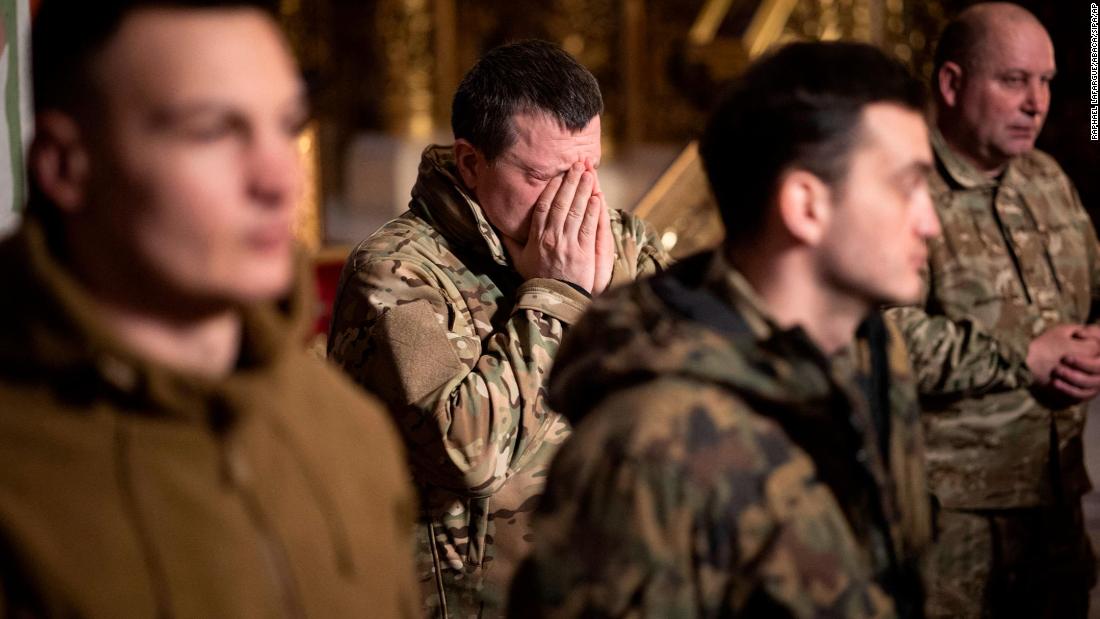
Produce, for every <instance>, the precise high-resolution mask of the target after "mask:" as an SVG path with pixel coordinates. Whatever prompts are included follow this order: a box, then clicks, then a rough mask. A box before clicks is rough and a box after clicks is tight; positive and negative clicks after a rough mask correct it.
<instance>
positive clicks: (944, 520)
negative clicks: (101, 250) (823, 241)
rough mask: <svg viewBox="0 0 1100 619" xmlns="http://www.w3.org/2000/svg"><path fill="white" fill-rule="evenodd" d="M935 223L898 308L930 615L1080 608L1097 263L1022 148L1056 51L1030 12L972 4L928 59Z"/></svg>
mask: <svg viewBox="0 0 1100 619" xmlns="http://www.w3.org/2000/svg"><path fill="white" fill-rule="evenodd" d="M935 69H936V70H935V73H934V76H933V77H934V86H935V91H936V109H937V119H936V125H937V131H935V132H934V134H933V136H932V144H933V147H934V150H935V153H936V162H937V165H936V173H935V175H934V176H933V178H932V181H931V183H932V195H933V198H934V199H935V203H936V208H937V211H938V212H939V215H940V218H941V219H942V221H943V227H944V236H943V239H942V240H940V241H937V242H935V243H933V244H932V246H931V253H930V257H929V276H928V279H929V288H928V293H927V298H926V299H925V301H924V302H923V304H922V305H921V306H920V307H918V308H906V309H901V310H897V311H896V312H895V316H896V317H897V318H898V320H899V324H900V325H901V327H902V329H903V331H904V334H905V337H906V339H907V341H908V344H909V346H910V348H911V354H912V362H913V367H914V369H915V372H916V375H917V377H918V379H919V390H920V392H921V396H922V399H923V405H924V408H925V418H924V419H925V429H926V432H927V437H928V466H929V484H930V486H931V490H932V492H933V494H934V495H935V498H936V500H937V502H938V505H939V508H940V509H939V512H938V514H937V516H936V527H937V529H938V535H939V538H940V540H941V541H942V543H941V544H938V545H937V548H938V550H937V553H936V556H935V559H934V565H933V572H934V575H935V578H934V580H933V583H932V587H931V591H930V594H931V602H932V603H931V606H930V610H931V612H932V614H933V615H934V616H942V617H979V616H983V617H984V616H990V615H993V616H1009V615H1011V616H1024V617H1043V616H1046V617H1083V616H1084V615H1085V612H1086V609H1087V604H1088V590H1089V588H1090V586H1091V584H1092V583H1093V581H1094V578H1095V576H1094V572H1095V561H1094V559H1093V554H1092V550H1091V547H1090V544H1089V541H1088V537H1087V534H1086V532H1085V530H1084V527H1083V525H1082V518H1081V494H1082V493H1083V492H1086V491H1087V490H1088V489H1089V481H1088V477H1087V474H1086V471H1085V467H1084V461H1083V457H1082V443H1081V432H1082V429H1083V427H1084V423H1085V406H1084V405H1083V404H1080V403H1079V402H1081V401H1082V400H1085V399H1087V398H1090V397H1092V396H1093V395H1095V394H1096V392H1097V388H1098V387H1100V376H1098V374H1097V372H1098V370H1100V359H1097V357H1096V353H1097V348H1098V346H1097V342H1096V341H1095V339H1094V338H1095V331H1096V329H1095V327H1082V326H1081V325H1082V323H1084V322H1086V321H1090V320H1092V319H1093V318H1094V317H1095V316H1094V315H1095V312H1096V310H1097V309H1098V307H1100V306H1098V305H1097V299H1098V295H1100V262H1098V255H1097V251H1098V250H1097V239H1096V235H1095V232H1094V231H1093V227H1092V224H1091V223H1090V222H1089V218H1088V216H1087V214H1086V213H1085V211H1084V210H1083V209H1082V207H1081V203H1080V200H1079V199H1078V197H1077V194H1076V192H1075V191H1074V189H1073V185H1072V184H1071V183H1070V181H1069V179H1068V178H1066V175H1065V174H1064V173H1063V172H1062V170H1061V168H1059V167H1058V164H1057V163H1055V162H1054V160H1053V159H1051V158H1050V157H1049V156H1047V155H1046V154H1044V153H1041V152H1039V151H1037V150H1035V148H1034V144H1035V137H1036V136H1037V135H1038V133H1039V130H1040V129H1041V128H1042V126H1043V121H1044V120H1045V119H1046V114H1047V109H1048V105H1049V103H1050V81H1051V79H1052V78H1053V77H1054V71H1055V68H1054V51H1053V48H1052V46H1051V41H1050V37H1048V36H1047V33H1046V31H1045V30H1044V29H1043V27H1042V25H1040V24H1039V22H1038V21H1037V20H1036V19H1035V17H1034V16H1032V15H1031V14H1030V13H1028V12H1027V11H1025V10H1024V9H1022V8H1020V7H1019V6H1016V5H1012V4H1002V3H990V4H979V5H975V6H974V7H972V8H970V9H968V10H967V11H965V12H963V13H962V14H961V15H959V17H958V19H956V20H955V21H954V22H952V23H951V24H950V25H949V26H948V27H947V29H946V30H945V31H944V33H943V36H942V39H941V41H940V44H939V48H938V50H937V54H936V65H935Z"/></svg>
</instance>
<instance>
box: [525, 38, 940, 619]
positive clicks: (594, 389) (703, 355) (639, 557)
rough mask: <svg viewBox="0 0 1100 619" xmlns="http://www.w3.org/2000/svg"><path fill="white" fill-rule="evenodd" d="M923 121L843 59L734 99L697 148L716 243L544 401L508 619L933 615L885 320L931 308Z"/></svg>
mask: <svg viewBox="0 0 1100 619" xmlns="http://www.w3.org/2000/svg"><path fill="white" fill-rule="evenodd" d="M853 67H856V68H858V70H854V69H853ZM922 101H923V94H922V90H921V88H920V85H919V83H917V82H916V81H915V80H913V78H912V77H910V76H909V74H908V73H907V71H906V70H905V69H904V67H902V66H901V65H900V64H898V63H897V62H896V61H893V60H890V59H888V58H887V57H886V56H885V55H884V54H882V52H880V51H878V50H876V49H874V48H872V47H870V46H866V45H860V44H851V43H829V44H825V43H799V44H793V45H790V46H787V47H784V48H782V49H780V50H778V51H776V52H774V53H772V54H770V55H768V56H767V57H765V58H764V59H762V60H760V61H758V62H757V63H755V64H754V65H753V66H751V67H750V68H749V69H748V71H747V72H746V73H745V74H744V75H743V76H741V77H740V78H738V79H737V80H736V81H735V83H734V86H733V87H732V89H731V91H730V92H729V94H728V95H727V96H726V97H725V98H724V99H723V102H722V103H721V104H720V105H719V106H718V108H717V109H716V110H715V112H714V113H713V115H712V116H711V119H710V122H709V124H708V126H707V128H706V130H705V132H704V134H703V136H702V139H701V141H700V148H699V151H700V154H701V156H702V159H703V163H704V165H705V167H706V172H707V178H708V180H709V182H710V185H711V188H712V189H713V190H714V195H715V197H716V198H717V201H718V206H719V210H720V211H721V214H722V218H723V221H724V222H725V225H726V228H727V231H728V232H727V236H726V239H725V242H724V243H723V245H722V246H721V247H720V248H718V249H717V250H714V251H711V252H707V253H703V254H700V255H698V256H695V257H693V258H688V259H686V260H684V261H683V262H681V263H680V264H679V265H677V266H674V267H672V268H671V269H670V270H669V271H668V272H666V273H664V274H661V275H658V276H656V277H652V278H647V279H644V280H640V281H638V282H636V283H634V284H632V285H629V286H625V287H623V288H621V289H619V290H616V291H613V292H611V293H610V294H608V295H605V296H604V297H602V298H600V299H597V300H596V301H595V302H593V304H592V306H591V308H590V310H589V311H588V313H587V314H586V315H585V316H584V317H583V318H582V319H581V320H580V322H578V323H577V325H576V326H575V327H574V328H573V330H572V331H571V332H570V333H569V335H568V336H567V337H566V340H565V342H563V344H562V349H561V352H560V353H559V355H558V358H557V362H556V365H555V368H554V370H553V372H552V376H551V380H550V402H551V405H552V406H554V407H555V408H557V409H558V410H561V411H564V413H565V414H566V416H567V417H568V418H569V420H570V422H571V423H573V424H574V427H575V430H574V434H573V435H572V437H571V438H570V439H569V441H568V442H566V444H565V445H564V446H563V447H562V449H561V450H560V451H559V454H558V456H557V457H556V459H555V461H554V463H553V466H552V467H551V471H550V478H549V480H548V482H547V489H546V493H545V495H544V496H543V499H542V502H541V504H540V506H539V509H538V511H537V512H536V515H535V518H534V533H535V535H534V540H535V542H534V543H535V547H534V549H533V550H532V553H531V555H530V557H529V559H528V561H527V562H526V563H525V564H524V566H523V567H521V568H520V572H519V574H518V575H517V577H516V582H515V585H514V588H513V592H512V595H511V597H510V600H511V603H512V606H511V609H510V610H511V614H512V616H515V617H517V618H518V617H540V616H545V617H627V616H640V617H641V616H644V617H732V616H736V617H890V616H901V617H919V616H921V613H922V604H923V595H922V583H921V578H920V575H919V563H920V558H921V556H922V552H923V550H924V549H925V547H926V545H927V543H928V542H929V539H930V536H931V525H930V522H929V505H928V496H927V493H926V490H925V480H924V468H923V466H924V462H923V454H922V452H921V437H920V422H919V416H918V409H917V405H916V395H915V392H914V390H913V386H912V383H911V380H910V376H909V372H908V363H907V359H906V354H905V351H904V348H903V347H902V346H901V342H900V338H899V337H898V336H896V334H895V333H894V332H893V331H892V330H891V329H890V328H888V327H887V325H886V323H885V322H884V321H883V320H882V319H881V317H880V315H879V314H878V312H877V307H878V305H879V304H881V303H903V302H911V301H913V300H914V299H916V298H918V297H919V295H920V293H921V277H920V269H921V266H922V265H923V263H924V260H925V256H926V253H925V252H926V241H927V239H928V238H930V237H932V236H934V235H936V234H938V231H939V227H938V223H937V221H936V216H935V213H934V211H933V209H932V205H931V200H930V197H929V194H928V187H927V183H926V175H927V174H928V172H929V171H930V169H931V166H932V154H931V150H930V148H929V146H928V144H927V142H926V140H927V137H928V132H927V128H926V126H925V122H924V118H923V116H922V105H923V102H922Z"/></svg>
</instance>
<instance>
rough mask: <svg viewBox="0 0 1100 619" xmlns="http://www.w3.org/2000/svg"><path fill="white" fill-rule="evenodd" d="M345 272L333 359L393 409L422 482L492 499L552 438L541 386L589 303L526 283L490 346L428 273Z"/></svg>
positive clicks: (568, 291)
mask: <svg viewBox="0 0 1100 619" xmlns="http://www.w3.org/2000/svg"><path fill="white" fill-rule="evenodd" d="M349 267H352V268H351V270H350V272H348V273H345V281H344V282H343V283H342V285H341V289H340V291H339V293H338V297H337V300H336V308H335V311H334V317H333V320H334V324H333V329H332V340H331V342H330V345H329V356H330V358H331V359H332V360H334V361H335V362H336V363H338V364H339V365H341V366H343V368H344V369H345V370H346V371H347V372H348V373H349V374H350V375H351V376H352V377H353V378H354V379H355V380H356V381H358V382H359V383H360V384H362V385H363V386H365V387H366V388H367V389H369V390H371V391H373V392H375V393H377V394H378V395H379V396H381V397H382V399H383V400H385V401H386V403H387V404H388V405H389V406H390V407H391V409H392V411H393V414H394V415H395V417H396V420H397V425H398V427H399V428H400V429H401V431H402V433H403V435H404V438H405V440H406V442H407V443H408V445H409V452H410V455H411V460H412V464H413V472H414V475H415V476H416V477H417V478H418V479H420V480H421V481H423V482H427V483H430V484H433V485H436V486H441V487H443V488H447V489H449V490H452V491H454V492H459V493H464V494H467V495H468V496H487V495H489V494H492V493H493V492H495V491H496V490H497V489H498V488H499V487H500V485H501V484H503V482H504V481H505V479H507V477H508V475H509V473H510V472H511V471H512V470H515V469H518V468H519V467H521V466H523V464H524V462H525V458H526V457H527V456H529V454H530V453H532V452H533V451H534V448H537V446H538V445H539V443H540V442H541V440H542V438H543V437H544V436H545V434H546V433H547V432H549V431H552V428H553V427H554V423H553V422H554V419H555V418H556V417H557V415H556V414H555V413H553V412H551V411H549V410H548V409H547V407H546V405H545V403H544V379H545V376H546V374H547V373H548V371H549V369H550V363H551V361H552V360H553V358H554V354H555V353H556V352H557V348H558V345H559V343H560V341H561V337H562V333H563V331H564V330H565V328H566V327H567V326H568V325H569V324H571V323H572V322H574V321H575V320H576V318H577V317H578V316H579V315H580V313H581V312H582V311H583V310H584V308H585V307H586V306H587V304H588V298H587V297H586V296H585V295H584V294H582V293H580V292H578V291H577V290H575V289H574V288H572V287H571V286H569V285H568V284H565V283H562V282H559V281H556V280H549V279H532V280H529V281H527V282H525V283H524V284H523V285H521V286H520V287H519V289H518V292H517V298H516V301H515V304H514V306H513V309H512V312H511V315H510V316H508V317H507V319H506V320H503V321H502V322H501V323H500V324H499V325H496V326H495V328H493V330H492V333H491V334H490V335H489V336H488V337H487V338H484V340H483V339H482V338H480V337H479V336H478V330H477V329H476V328H475V325H474V324H473V318H472V317H471V315H470V314H469V313H468V311H467V309H466V307H465V306H462V304H455V303H451V302H450V301H449V299H451V298H456V297H458V298H461V295H460V292H459V291H458V290H452V289H449V288H453V287H454V286H453V283H451V282H450V281H447V280H446V278H438V277H435V276H433V275H432V274H431V269H430V268H428V267H426V266H421V265H418V264H416V263H415V262H411V261H407V260H397V259H384V260H373V261H369V262H366V263H364V264H361V265H349Z"/></svg>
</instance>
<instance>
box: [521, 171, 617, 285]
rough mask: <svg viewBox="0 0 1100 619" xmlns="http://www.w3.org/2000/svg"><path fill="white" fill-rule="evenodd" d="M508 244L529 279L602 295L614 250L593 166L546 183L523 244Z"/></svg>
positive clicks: (612, 260) (567, 173) (534, 208)
mask: <svg viewBox="0 0 1100 619" xmlns="http://www.w3.org/2000/svg"><path fill="white" fill-rule="evenodd" d="M503 240H504V244H505V247H506V248H507V249H508V253H509V254H510V255H511V257H512V261H513V262H514V263H515V266H516V270H517V271H519V273H520V275H522V276H523V277H524V278H525V279H532V278H536V277H546V278H552V279H559V280H564V281H567V282H571V283H573V284H576V285H578V286H580V287H582V288H584V289H585V290H588V291H589V292H591V293H592V294H594V295H595V294H599V293H601V292H603V291H604V290H605V289H606V288H607V285H608V284H609V283H610V282H611V268H612V265H613V263H614V257H615V247H614V242H613V240H612V238H611V220H610V218H609V215H608V211H607V203H606V202H604V198H603V193H602V192H601V191H600V181H599V178H598V176H597V175H596V170H595V168H594V167H592V163H591V162H590V161H588V160H585V161H584V162H583V163H582V162H577V163H574V164H573V165H572V166H571V167H570V168H569V170H567V171H566V172H565V174H563V175H560V176H557V177H555V178H553V179H552V180H551V181H550V182H549V183H547V184H546V188H545V189H543V191H542V194H541V195H539V198H538V200H537V201H536V202H535V205H534V207H533V208H532V210H531V224H530V228H529V230H528V234H527V242H526V243H525V244H524V245H520V244H519V243H517V242H515V241H513V240H511V239H509V238H504V239H503Z"/></svg>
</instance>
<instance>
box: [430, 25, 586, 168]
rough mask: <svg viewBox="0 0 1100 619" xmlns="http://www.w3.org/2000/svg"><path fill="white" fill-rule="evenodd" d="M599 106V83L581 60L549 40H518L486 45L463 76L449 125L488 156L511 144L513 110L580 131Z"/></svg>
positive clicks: (514, 112)
mask: <svg viewBox="0 0 1100 619" xmlns="http://www.w3.org/2000/svg"><path fill="white" fill-rule="evenodd" d="M602 111H603V97H602V96H601V95H600V85H599V83H597V82H596V78H595V76H593V75H592V73H591V72H589V70H588V69H586V68H584V66H583V65H581V63H579V62H577V60H576V59H574V58H573V57H572V56H570V55H569V54H568V53H566V52H565V51H564V50H562V49H561V48H560V47H558V46H557V45H554V44H553V43H548V42H546V41H537V40H529V41H520V42H518V43H512V44H509V45H502V46H500V47H497V48H494V49H492V50H490V51H489V52H488V53H487V54H485V55H484V56H482V57H481V60H478V61H477V64H475V65H474V67H473V68H472V69H470V71H469V73H467V74H466V76H465V77H463V78H462V83H461V84H459V86H458V90H457V91H456V92H455V97H454V102H453V103H452V105H451V129H452V130H453V131H454V137H455V139H464V140H466V141H468V142H470V143H471V144H473V145H474V146H475V147H476V148H477V149H478V150H480V151H481V153H482V154H483V155H484V156H485V158H486V159H488V160H489V161H493V160H494V159H496V158H497V157H498V156H499V155H500V154H501V153H503V152H504V151H505V150H506V149H508V148H509V147H510V146H512V144H514V143H515V140H516V135H515V131H514V128H513V127H512V117H513V116H514V115H515V114H517V113H521V112H543V113H546V114H548V115H550V117H551V118H554V119H555V120H557V121H558V123H559V124H560V125H561V126H562V127H563V128H565V129H568V130H569V131H580V130H581V129H584V128H585V127H586V126H587V125H588V123H589V121H591V120H592V119H593V118H594V117H595V116H597V115H599V114H600V113H601V112H602Z"/></svg>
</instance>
